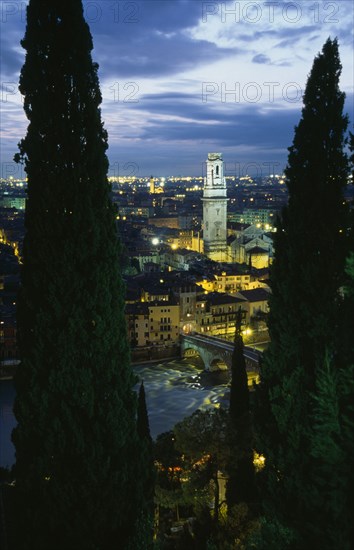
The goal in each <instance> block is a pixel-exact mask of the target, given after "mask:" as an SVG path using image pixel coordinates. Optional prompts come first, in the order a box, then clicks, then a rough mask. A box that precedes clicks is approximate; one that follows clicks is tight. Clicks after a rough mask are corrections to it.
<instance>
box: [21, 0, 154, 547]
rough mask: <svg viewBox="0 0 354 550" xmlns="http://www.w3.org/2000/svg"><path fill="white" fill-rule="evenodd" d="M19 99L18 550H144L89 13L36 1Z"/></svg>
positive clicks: (56, 1) (70, 1)
mask: <svg viewBox="0 0 354 550" xmlns="http://www.w3.org/2000/svg"><path fill="white" fill-rule="evenodd" d="M22 46H23V47H24V48H25V50H26V59H25V63H24V66H23V68H22V72H21V76H20V91H21V93H22V94H23V95H24V109H25V112H26V115H27V118H28V119H29V126H28V130H27V134H26V136H25V138H24V139H23V140H22V141H21V142H20V144H19V149H20V153H18V154H17V155H16V158H15V160H17V161H18V162H23V163H24V165H25V170H26V172H27V177H28V191H27V193H28V198H27V205H26V216H25V227H26V233H25V240H24V251H23V267H22V275H21V289H20V294H19V298H18V333H19V345H20V354H21V365H20V366H19V368H18V372H17V374H16V379H15V386H16V391H17V399H16V403H15V414H16V418H17V421H18V426H17V428H16V429H15V431H14V434H13V441H14V444H15V447H16V470H15V471H16V492H17V502H18V507H17V510H16V512H17V513H16V516H17V518H16V519H17V524H18V525H17V533H18V534H19V540H18V543H17V546H16V548H18V549H20V550H24V549H26V550H32V549H36V550H48V549H51V550H53V549H54V550H55V549H57V548H58V549H59V548H60V549H61V550H62V549H64V548H65V549H68V550H69V549H75V550H78V549H82V550H91V549H92V550H93V549H95V550H98V549H99V550H106V549H107V550H112V549H113V548H130V546H131V545H133V546H132V547H134V550H135V549H136V548H143V547H145V546H143V544H142V543H139V544H140V545H139V546H138V545H136V544H135V543H132V542H131V537H132V535H133V533H134V532H136V531H137V529H138V527H137V524H138V523H139V525H140V524H141V516H142V513H143V512H142V508H143V506H144V496H143V479H144V475H145V473H144V470H143V467H144V465H143V464H142V463H141V461H140V441H139V438H138V434H137V430H136V396H135V393H134V391H133V384H134V377H133V374H132V371H131V368H130V358H129V348H128V343H127V338H126V327H125V320H124V296H123V293H124V289H123V284H122V280H121V277H120V267H119V266H120V244H119V241H118V239H117V234H116V227H115V216H114V211H113V208H112V203H111V200H110V187H109V184H108V181H107V177H106V174H107V169H108V160H107V157H106V149H107V147H108V145H107V133H106V131H105V129H104V127H103V124H102V122H101V113H100V108H99V105H100V103H101V93H100V89H99V81H98V75H97V69H98V66H97V64H95V63H93V62H92V58H91V50H92V48H93V44H92V38H91V34H90V31H89V28H88V25H87V24H86V22H85V20H84V17H83V7H82V1H81V0H45V1H43V0H30V2H29V5H28V8H27V28H26V33H25V37H24V40H23V41H22Z"/></svg>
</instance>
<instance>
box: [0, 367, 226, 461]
mask: <svg viewBox="0 0 354 550" xmlns="http://www.w3.org/2000/svg"><path fill="white" fill-rule="evenodd" d="M134 372H135V373H136V375H137V376H138V377H139V379H140V380H143V381H144V387H145V395H146V405H147V409H148V415H149V423H150V431H151V435H152V437H153V438H154V439H155V438H156V436H157V435H158V434H160V433H162V432H165V431H168V430H170V429H172V428H173V426H174V425H175V424H176V423H177V422H179V421H180V420H182V419H183V418H184V417H185V416H189V415H190V414H192V413H193V412H194V411H195V410H196V409H198V408H200V409H206V408H209V407H215V406H218V405H219V404H220V403H223V402H224V403H226V402H227V393H228V388H227V384H228V374H227V373H225V372H221V373H220V372H219V373H205V372H203V371H202V367H201V364H200V363H199V362H198V359H196V358H188V359H178V360H173V361H164V362H163V363H154V364H148V365H146V364H145V365H138V366H134ZM138 388H139V384H137V386H136V389H138ZM225 394H226V397H225ZM14 398H15V390H14V386H13V383H12V381H10V380H6V381H1V382H0V466H2V467H10V466H11V465H12V464H13V463H14V457H15V455H14V447H13V445H12V442H11V432H12V430H13V428H14V426H15V424H16V420H15V417H14V415H13V412H12V407H13V402H14Z"/></svg>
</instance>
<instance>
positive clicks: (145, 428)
mask: <svg viewBox="0 0 354 550" xmlns="http://www.w3.org/2000/svg"><path fill="white" fill-rule="evenodd" d="M137 429H138V434H139V436H140V437H141V438H142V439H145V440H146V441H147V442H148V443H149V444H150V445H151V444H152V439H151V434H150V426H149V417H148V412H147V407H146V399H145V388H144V382H141V384H140V389H139V397H138V418H137Z"/></svg>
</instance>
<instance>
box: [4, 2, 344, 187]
mask: <svg viewBox="0 0 354 550" xmlns="http://www.w3.org/2000/svg"><path fill="white" fill-rule="evenodd" d="M26 4H27V2H26V1H16V0H15V1H13V0H12V1H5V0H2V1H1V5H0V26H1V58H2V65H1V103H0V107H1V130H2V134H1V166H2V176H3V177H5V176H8V175H11V174H13V175H15V176H19V175H20V174H19V170H20V168H19V167H18V166H17V165H14V164H13V163H12V158H13V155H14V153H15V152H16V151H17V143H18V141H19V140H20V139H21V137H22V136H23V135H24V134H25V131H26V126H27V121H26V118H25V115H24V113H23V110H22V103H21V96H20V94H19V92H18V90H17V83H18V78H19V73H20V69H21V66H22V64H23V61H24V50H22V48H21V46H20V40H21V38H22V37H23V35H24V31H25V25H26V13H25V12H26ZM84 7H85V16H86V20H87V21H88V23H89V25H90V29H91V33H92V35H93V41H94V50H93V58H94V60H95V61H97V62H98V63H99V65H100V69H99V75H100V82H101V88H102V93H103V104H102V116H103V119H104V121H105V125H106V128H107V130H108V133H109V145H110V147H109V158H110V163H111V168H110V174H111V175H114V174H115V175H118V174H119V175H129V174H134V175H136V176H146V175H150V174H154V175H155V176H169V175H201V174H202V170H203V161H204V160H205V158H206V156H207V153H208V152H212V151H218V152H222V153H223V154H224V160H225V168H226V172H227V173H228V174H230V175H244V174H246V173H251V174H256V173H258V174H269V173H273V172H278V173H279V172H281V171H282V168H283V167H284V166H285V164H286V159H287V147H288V146H289V145H291V142H292V138H293V130H294V126H295V125H296V124H297V123H298V120H299V117H300V113H301V105H302V103H301V102H302V93H303V90H304V87H305V84H306V80H307V76H308V74H309V72H310V70H311V66H312V63H313V59H314V57H315V55H316V54H317V53H318V52H319V51H320V50H321V49H322V46H323V44H324V42H325V41H326V39H327V38H328V37H329V36H330V37H331V38H334V37H336V36H337V37H338V40H339V46H340V56H341V61H342V65H343V72H342V78H341V89H342V90H343V91H345V92H346V94H347V102H346V111H347V112H348V113H349V116H350V119H351V128H352V127H353V120H354V117H353V82H354V67H353V28H354V7H353V3H352V2H351V0H337V1H336V2H328V1H324V0H318V1H314V2H312V1H311V0H299V1H297V2H286V1H283V0H278V1H275V2H271V1H269V2H265V1H264V0H258V1H255V2H251V1H247V0H240V1H234V0H232V1H230V0H227V1H225V0H224V1H223V2H212V1H210V2H209V1H208V2H206V1H202V0H136V1H125V0H122V1H115V0H96V1H89V0H87V1H84Z"/></svg>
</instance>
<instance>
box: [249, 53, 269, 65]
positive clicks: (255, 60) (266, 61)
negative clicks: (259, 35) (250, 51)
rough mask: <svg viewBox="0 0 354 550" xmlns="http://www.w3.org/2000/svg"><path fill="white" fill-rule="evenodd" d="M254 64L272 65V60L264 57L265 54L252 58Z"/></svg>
mask: <svg viewBox="0 0 354 550" xmlns="http://www.w3.org/2000/svg"><path fill="white" fill-rule="evenodd" d="M252 63H260V64H261V65H263V64H265V65H270V64H271V60H270V57H268V56H267V55H264V54H263V53H259V54H257V55H255V56H254V57H253V58H252Z"/></svg>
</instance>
